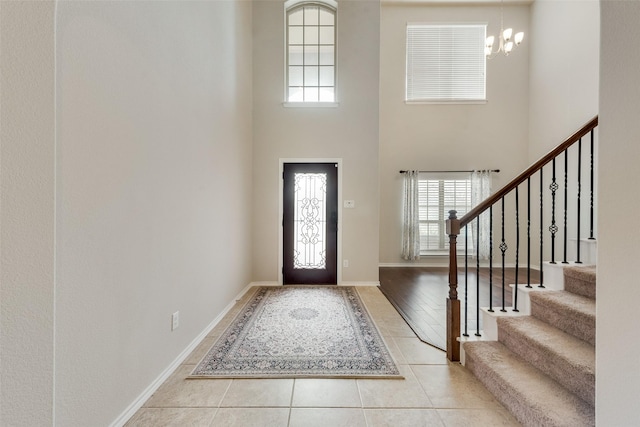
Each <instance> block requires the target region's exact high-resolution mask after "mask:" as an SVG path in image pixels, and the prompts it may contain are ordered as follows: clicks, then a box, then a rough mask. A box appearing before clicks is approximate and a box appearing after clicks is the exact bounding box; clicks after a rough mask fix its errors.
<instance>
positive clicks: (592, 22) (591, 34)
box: [529, 0, 600, 163]
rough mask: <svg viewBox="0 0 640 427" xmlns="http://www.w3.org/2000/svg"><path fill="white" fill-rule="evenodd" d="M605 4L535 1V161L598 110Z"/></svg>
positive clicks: (531, 132) (532, 78)
mask: <svg viewBox="0 0 640 427" xmlns="http://www.w3.org/2000/svg"><path fill="white" fill-rule="evenodd" d="M599 10H600V8H599V4H598V1H597V0H578V1H563V0H536V1H535V2H533V4H532V5H531V34H532V36H531V39H530V42H531V50H530V52H531V61H530V68H529V75H530V82H529V93H530V98H529V111H530V113H529V141H530V145H529V162H530V163H533V162H535V161H536V160H538V159H539V158H540V157H542V156H543V155H544V154H546V153H547V152H548V151H550V150H551V149H553V148H554V147H555V146H556V145H558V144H559V143H560V142H562V140H564V139H565V138H566V137H568V136H569V135H571V134H572V133H573V132H574V131H576V130H578V129H580V127H582V125H584V124H585V123H587V122H588V121H589V120H591V119H592V118H593V117H594V116H596V115H597V114H598V78H599V69H598V68H599V65H598V64H599V62H598V61H599V59H600V58H599V42H600V21H599V17H600V12H599Z"/></svg>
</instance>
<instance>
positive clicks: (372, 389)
mask: <svg viewBox="0 0 640 427" xmlns="http://www.w3.org/2000/svg"><path fill="white" fill-rule="evenodd" d="M398 368H399V369H400V374H401V375H403V376H404V379H403V380H395V379H393V380H358V388H359V389H360V396H361V398H362V405H363V407H365V408H430V407H431V406H432V405H431V402H430V401H429V398H428V397H427V395H426V393H425V392H424V390H423V389H422V387H421V386H420V383H419V382H418V380H417V379H416V377H415V375H414V374H413V372H412V371H411V368H410V367H409V366H408V365H399V366H398Z"/></svg>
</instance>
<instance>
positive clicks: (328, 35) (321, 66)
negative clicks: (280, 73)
mask: <svg viewBox="0 0 640 427" xmlns="http://www.w3.org/2000/svg"><path fill="white" fill-rule="evenodd" d="M336 6H337V4H336V3H335V2H327V3H325V2H295V1H289V2H287V3H286V4H285V8H286V17H287V23H286V25H287V55H286V56H287V78H286V80H287V93H286V99H287V102H335V101H336V10H337V9H336Z"/></svg>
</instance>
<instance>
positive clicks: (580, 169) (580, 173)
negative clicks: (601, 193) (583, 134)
mask: <svg viewBox="0 0 640 427" xmlns="http://www.w3.org/2000/svg"><path fill="white" fill-rule="evenodd" d="M580 175H582V138H580V139H579V140H578V188H577V196H578V206H577V208H578V212H577V216H578V218H577V221H578V224H577V233H576V246H577V247H576V264H582V261H580V194H581V192H582V187H581V182H582V177H581V176H580Z"/></svg>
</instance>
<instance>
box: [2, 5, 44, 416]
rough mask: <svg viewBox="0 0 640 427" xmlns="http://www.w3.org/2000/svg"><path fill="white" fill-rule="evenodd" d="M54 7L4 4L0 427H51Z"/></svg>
mask: <svg viewBox="0 0 640 427" xmlns="http://www.w3.org/2000/svg"><path fill="white" fill-rule="evenodd" d="M54 8H55V4H54V3H53V2H44V1H42V2H28V1H27V2H4V1H3V2H0V64H1V68H0V89H1V90H0V94H1V96H2V101H1V105H2V108H1V110H0V139H1V141H2V143H1V145H0V159H1V165H0V178H1V183H2V187H1V193H0V207H1V210H0V251H1V254H2V256H1V260H2V267H1V269H0V425H3V426H36V425H37V426H46V425H51V424H52V423H53V382H54V378H53V372H54V360H53V345H54V338H53V334H54V299H53V298H54V153H55V151H54V150H55V144H54V128H55V119H54V103H55V101H54V25H53V24H54Z"/></svg>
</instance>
